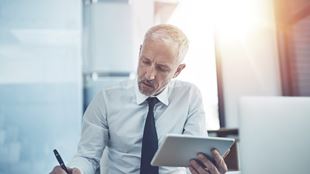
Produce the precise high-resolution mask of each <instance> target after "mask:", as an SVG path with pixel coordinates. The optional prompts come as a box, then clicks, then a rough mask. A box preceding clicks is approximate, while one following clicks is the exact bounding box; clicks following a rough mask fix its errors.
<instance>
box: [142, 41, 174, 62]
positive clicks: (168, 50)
mask: <svg viewBox="0 0 310 174" xmlns="http://www.w3.org/2000/svg"><path fill="white" fill-rule="evenodd" d="M141 54H142V56H144V57H146V58H149V59H156V60H157V61H161V62H176V61H177V60H178V44H176V43H175V42H172V41H169V40H161V39H156V40H152V39H148V40H145V41H144V43H143V46H142V50H141Z"/></svg>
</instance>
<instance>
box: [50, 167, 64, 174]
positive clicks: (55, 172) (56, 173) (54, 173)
mask: <svg viewBox="0 0 310 174" xmlns="http://www.w3.org/2000/svg"><path fill="white" fill-rule="evenodd" d="M51 173H52V174H66V172H65V171H64V170H63V169H62V168H61V167H60V166H55V167H54V169H53V171H52V172H51Z"/></svg>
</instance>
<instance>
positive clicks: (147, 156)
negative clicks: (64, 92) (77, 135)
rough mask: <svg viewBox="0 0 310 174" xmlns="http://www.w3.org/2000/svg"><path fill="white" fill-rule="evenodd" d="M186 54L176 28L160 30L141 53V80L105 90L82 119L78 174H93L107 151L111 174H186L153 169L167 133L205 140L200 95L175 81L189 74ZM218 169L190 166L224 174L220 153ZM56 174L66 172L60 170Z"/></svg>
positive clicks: (200, 161) (202, 163)
mask: <svg viewBox="0 0 310 174" xmlns="http://www.w3.org/2000/svg"><path fill="white" fill-rule="evenodd" d="M187 49H188V40H187V38H186V36H185V35H184V33H183V32H182V31H181V30H179V29H178V28H176V27H175V26H172V25H166V24H162V25H157V26H154V27H152V28H151V29H149V31H148V32H147V33H146V35H145V38H144V42H143V45H142V46H141V47H140V53H139V64H138V70H137V76H138V77H137V79H136V80H131V81H126V82H122V83H120V84H118V85H115V86H112V87H110V88H105V89H103V90H102V91H101V92H100V93H99V94H97V95H96V97H95V98H94V99H93V101H92V102H91V104H90V105H89V107H88V108H87V110H86V112H85V115H84V117H83V126H82V135H81V140H80V143H79V146H78V152H77V155H76V156H75V157H74V158H73V160H72V161H71V163H70V165H69V166H70V167H72V168H69V171H70V172H71V173H74V174H80V173H84V174H93V173H94V172H95V170H96V169H97V167H98V166H99V160H100V158H101V155H102V152H103V150H104V149H105V148H106V147H108V158H109V165H108V171H109V173H111V174H130V173H134V174H139V173H140V174H158V173H160V174H166V173H167V174H168V173H169V174H172V173H178V174H183V173H186V170H185V168H176V167H154V166H151V165H150V161H151V159H152V157H153V155H154V153H155V151H156V150H157V148H158V144H161V143H162V140H163V138H164V137H165V135H167V134H168V133H178V134H190V135H205V134H206V128H205V120H204V119H205V115H204V110H203V105H202V99H201V95H200V92H199V90H198V89H197V88H196V87H195V86H194V85H192V84H190V83H187V82H182V81H177V80H172V79H174V78H176V77H177V76H178V75H179V74H180V73H181V72H182V70H183V69H184V68H185V64H183V63H182V61H183V59H184V57H185V54H186V52H187ZM212 154H213V157H214V158H215V161H216V164H213V163H212V162H211V161H209V160H208V159H207V158H206V157H205V156H204V155H203V154H198V155H197V159H196V160H191V161H189V170H190V171H191V173H193V174H204V173H206V174H223V173H225V172H226V171H227V167H226V164H225V162H224V160H223V158H222V157H221V155H220V154H219V152H218V151H217V150H213V151H212ZM52 173H53V174H61V173H64V171H63V170H62V169H61V168H60V167H59V166H56V167H55V168H54V170H53V171H52Z"/></svg>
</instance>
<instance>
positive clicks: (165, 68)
mask: <svg viewBox="0 0 310 174" xmlns="http://www.w3.org/2000/svg"><path fill="white" fill-rule="evenodd" d="M157 69H158V70H159V71H161V72H169V70H170V69H169V68H168V67H166V66H162V65H159V66H157Z"/></svg>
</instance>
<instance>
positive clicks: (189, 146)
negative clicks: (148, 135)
mask: <svg viewBox="0 0 310 174" xmlns="http://www.w3.org/2000/svg"><path fill="white" fill-rule="evenodd" d="M234 141H235V140H234V139H232V138H218V137H207V136H192V135H179V134H168V135H167V136H166V138H165V140H164V142H163V143H162V144H161V145H160V147H159V148H158V150H157V152H156V153H155V155H154V157H153V159H152V161H151V164H152V165H153V166H171V167H188V165H189V161H190V160H191V159H194V158H196V156H197V153H198V152H203V153H205V154H206V155H207V156H209V157H211V156H212V155H211V149H213V148H216V149H218V150H219V152H220V154H221V155H222V156H223V157H225V156H226V155H227V154H228V152H229V149H230V147H231V146H232V145H233V143H234Z"/></svg>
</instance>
